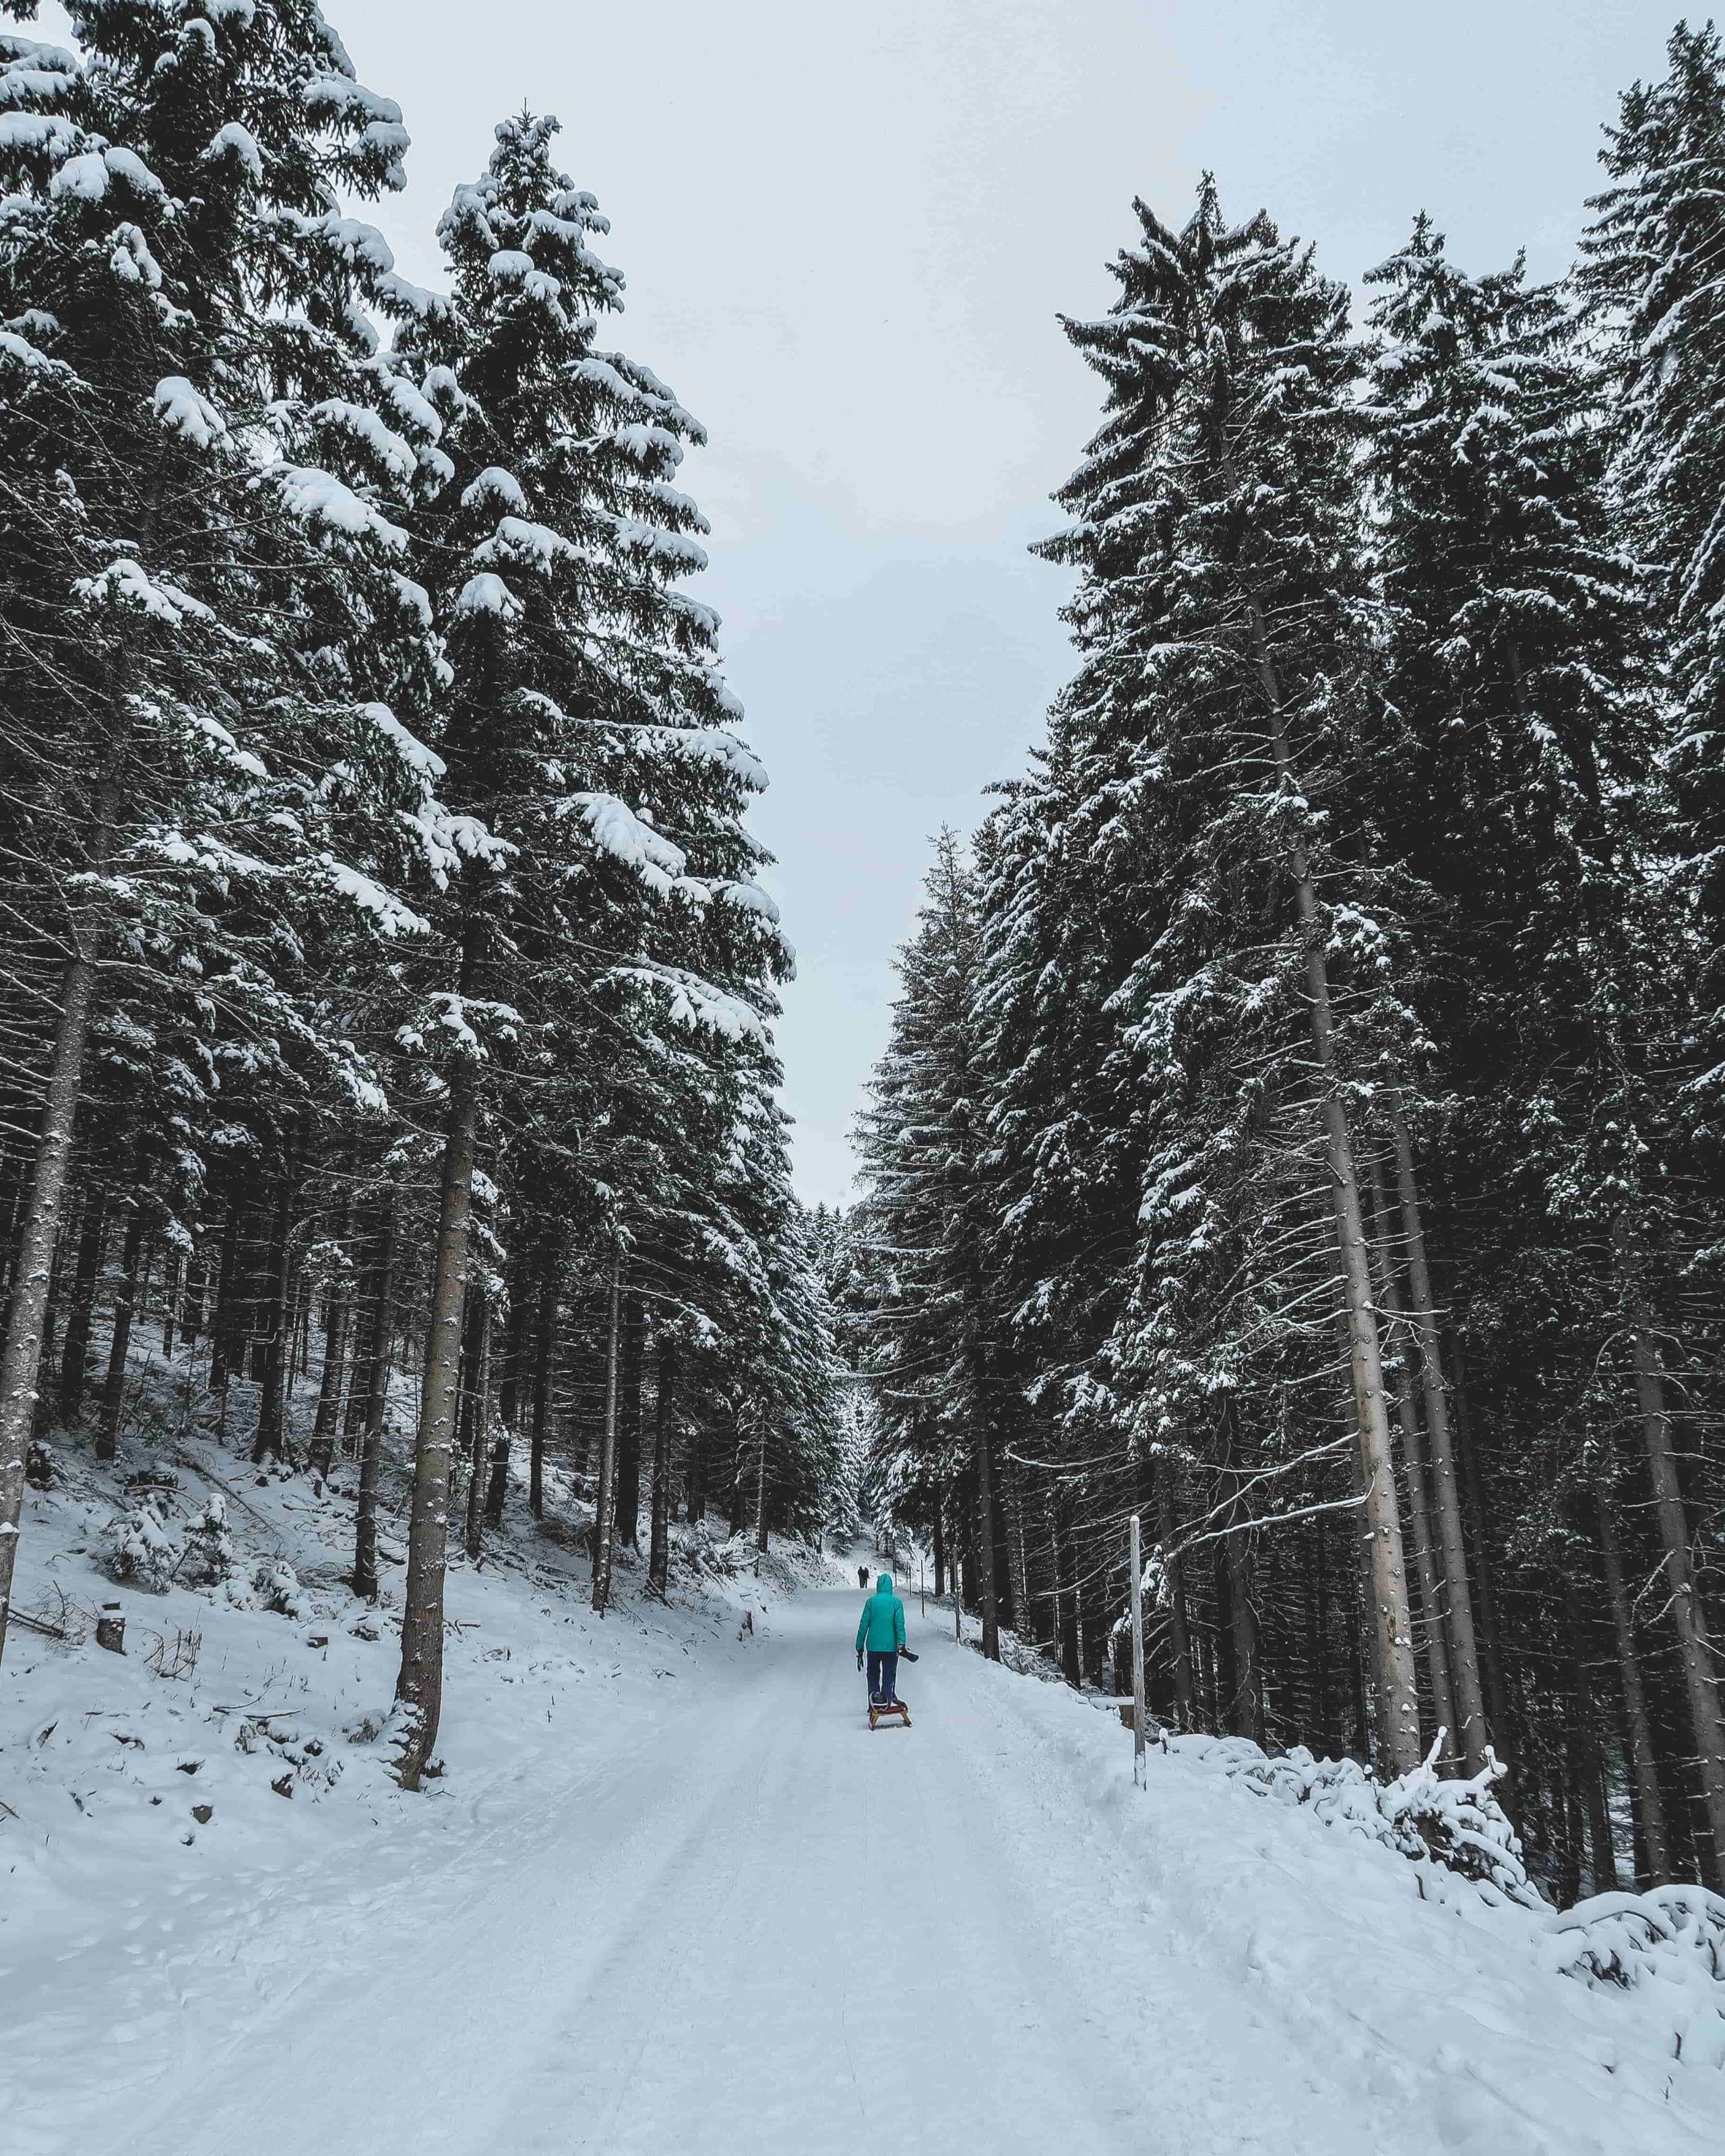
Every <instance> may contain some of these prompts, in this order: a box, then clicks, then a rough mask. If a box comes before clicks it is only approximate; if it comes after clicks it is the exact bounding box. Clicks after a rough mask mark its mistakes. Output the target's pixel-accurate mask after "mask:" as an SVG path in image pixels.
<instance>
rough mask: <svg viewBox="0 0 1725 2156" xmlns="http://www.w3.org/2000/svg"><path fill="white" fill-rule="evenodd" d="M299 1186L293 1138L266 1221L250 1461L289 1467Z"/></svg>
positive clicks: (286, 1145) (286, 1149)
mask: <svg viewBox="0 0 1725 2156" xmlns="http://www.w3.org/2000/svg"><path fill="white" fill-rule="evenodd" d="M298 1182H299V1146H298V1137H297V1133H295V1135H294V1136H292V1137H288V1138H287V1139H285V1141H284V1142H283V1145H282V1152H281V1162H280V1173H279V1175H278V1178H277V1181H276V1186H275V1215H274V1218H273V1219H272V1220H271V1222H270V1249H269V1253H268V1260H269V1270H268V1273H267V1275H266V1278H267V1281H268V1287H267V1290H266V1296H265V1301H264V1312H263V1320H264V1327H263V1329H264V1343H263V1344H264V1368H263V1377H262V1384H263V1390H262V1391H261V1392H260V1393H259V1395H258V1434H257V1436H256V1438H255V1439H254V1441H253V1445H252V1459H253V1460H254V1462H255V1463H259V1464H260V1463H261V1462H263V1461H264V1460H268V1459H270V1458H271V1457H274V1458H275V1459H277V1460H284V1461H286V1462H287V1463H288V1464H289V1465H290V1466H291V1464H292V1459H291V1454H290V1448H289V1445H288V1435H287V1397H286V1395H287V1389H288V1387H287V1373H288V1313H289V1310H290V1292H289V1291H290V1287H291V1285H292V1281H293V1265H294V1257H293V1228H294V1198H295V1189H296V1187H297V1184H298Z"/></svg>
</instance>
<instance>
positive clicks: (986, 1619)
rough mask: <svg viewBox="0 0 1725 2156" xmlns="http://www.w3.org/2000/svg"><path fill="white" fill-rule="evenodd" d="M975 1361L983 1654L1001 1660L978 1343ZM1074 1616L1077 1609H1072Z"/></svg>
mask: <svg viewBox="0 0 1725 2156" xmlns="http://www.w3.org/2000/svg"><path fill="white" fill-rule="evenodd" d="M973 1360H974V1362H975V1363H976V1364H977V1370H976V1373H975V1375H976V1382H975V1383H974V1385H973V1392H972V1399H973V1402H974V1403H975V1409H976V1418H977V1427H976V1557H977V1589H978V1595H979V1597H980V1599H981V1602H982V1616H983V1655H985V1656H986V1658H987V1659H988V1661H991V1662H998V1661H999V1659H1000V1604H999V1596H998V1594H997V1593H996V1590H995V1584H994V1431H993V1415H992V1396H991V1393H990V1389H989V1387H988V1381H987V1378H986V1374H985V1373H983V1370H982V1368H981V1363H982V1349H981V1347H980V1344H979V1343H978V1344H977V1345H975V1346H974V1347H973ZM1075 1618H1076V1612H1075Z"/></svg>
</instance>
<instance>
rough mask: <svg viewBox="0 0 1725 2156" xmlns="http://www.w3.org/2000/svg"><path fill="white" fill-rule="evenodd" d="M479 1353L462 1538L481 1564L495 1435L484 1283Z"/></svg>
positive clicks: (477, 1293)
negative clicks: (487, 1467)
mask: <svg viewBox="0 0 1725 2156" xmlns="http://www.w3.org/2000/svg"><path fill="white" fill-rule="evenodd" d="M472 1292H473V1298H474V1305H475V1327H476V1330H477V1332H478V1339H477V1342H476V1343H475V1344H476V1348H477V1353H475V1357H474V1369H473V1374H472V1378H471V1381H470V1382H471V1384H472V1394H473V1396H472V1400H471V1403H470V1405H471V1410H472V1415H473V1449H472V1451H471V1453H470V1455H469V1463H468V1476H467V1519H466V1525H465V1532H464V1535H463V1537H462V1541H463V1546H464V1548H465V1550H466V1552H467V1554H468V1556H469V1558H470V1559H471V1560H472V1562H473V1563H475V1564H477V1563H479V1560H480V1555H481V1553H482V1552H483V1551H484V1548H485V1462H486V1456H487V1454H488V1452H489V1450H490V1437H491V1415H492V1408H491V1334H492V1330H493V1327H492V1323H491V1305H490V1298H489V1297H488V1296H486V1294H485V1288H484V1286H483V1284H482V1283H480V1282H479V1281H475V1283H474V1286H473V1291H472Z"/></svg>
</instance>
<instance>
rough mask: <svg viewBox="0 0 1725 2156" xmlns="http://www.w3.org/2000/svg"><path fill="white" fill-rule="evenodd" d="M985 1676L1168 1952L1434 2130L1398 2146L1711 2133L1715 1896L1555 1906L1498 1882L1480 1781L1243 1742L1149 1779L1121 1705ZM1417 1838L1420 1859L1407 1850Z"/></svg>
mask: <svg viewBox="0 0 1725 2156" xmlns="http://www.w3.org/2000/svg"><path fill="white" fill-rule="evenodd" d="M990 1675H991V1676H992V1677H993V1686H992V1690H993V1694H994V1696H995V1697H996V1700H997V1702H998V1707H997V1712H999V1714H1000V1715H1001V1716H1002V1717H1003V1718H1004V1717H1010V1719H1011V1720H1012V1721H1013V1722H1014V1723H1018V1724H1021V1725H1024V1726H1026V1727H1029V1728H1031V1729H1033V1730H1034V1732H1036V1734H1037V1736H1038V1738H1039V1739H1040V1743H1041V1744H1042V1746H1043V1747H1044V1748H1045V1752H1046V1753H1047V1755H1048V1757H1049V1762H1050V1764H1049V1773H1050V1780H1051V1781H1052V1780H1053V1779H1054V1778H1055V1775H1056V1774H1058V1775H1059V1777H1060V1781H1061V1783H1062V1784H1063V1785H1064V1788H1065V1791H1066V1792H1067V1794H1066V1797H1065V1801H1066V1802H1067V1803H1068V1804H1072V1803H1076V1804H1078V1805H1079V1807H1080V1808H1081V1816H1080V1817H1079V1818H1077V1819H1075V1820H1073V1822H1072V1830H1073V1831H1074V1832H1075V1833H1076V1834H1078V1835H1082V1836H1084V1837H1086V1839H1087V1840H1090V1841H1091V1843H1092V1845H1093V1855H1094V1859H1095V1861H1097V1862H1099V1863H1101V1864H1105V1865H1106V1866H1108V1867H1109V1868H1110V1870H1111V1871H1112V1872H1113V1873H1114V1875H1115V1876H1117V1879H1118V1881H1119V1882H1120V1888H1121V1891H1122V1892H1123V1893H1125V1894H1127V1895H1128V1896H1129V1897H1132V1898H1133V1899H1134V1900H1135V1901H1138V1902H1141V1903H1142V1909H1143V1912H1144V1916H1145V1919H1146V1921H1147V1923H1149V1924H1151V1925H1153V1926H1154V1927H1156V1928H1158V1929H1159V1930H1160V1931H1162V1932H1163V1933H1164V1934H1165V1935H1166V1936H1167V1938H1168V1939H1169V1941H1170V1942H1171V1943H1172V1946H1173V1951H1175V1952H1176V1953H1178V1955H1180V1956H1181V1957H1182V1958H1189V1959H1191V1960H1193V1961H1195V1962H1199V1963H1202V1964H1203V1965H1204V1969H1205V1970H1206V1972H1207V1973H1208V1974H1212V1975H1219V1976H1222V1977H1224V1978H1227V1979H1230V1980H1234V1981H1238V1982H1240V1983H1243V1984H1245V1985H1246V1986H1247V1987H1248V1988H1249V1989H1250V1993H1251V1996H1252V1999H1253V2002H1254V2004H1255V2005H1256V2006H1258V2007H1260V2008H1261V2009H1264V2010H1268V2011H1270V2012H1272V2013H1273V2014H1274V2015H1275V2016H1276V2018H1277V2019H1278V2020H1281V2022H1283V2023H1284V2024H1285V2025H1286V2026H1287V2027H1289V2028H1290V2029H1291V2030H1292V2032H1293V2033H1294V2035H1296V2039H1298V2040H1300V2042H1301V2044H1302V2046H1304V2047H1305V2048H1307V2050H1308V2051H1311V2052H1312V2054H1313V2055H1314V2056H1322V2057H1323V2058H1324V2059H1325V2060H1326V2061H1329V2062H1334V2064H1335V2065H1336V2066H1337V2069H1338V2071H1341V2070H1345V2071H1346V2072H1347V2073H1348V2074H1349V2075H1352V2076H1358V2077H1359V2078H1361V2079H1362V2080H1363V2082H1365V2083H1366V2084H1368V2085H1370V2086H1372V2087H1375V2088H1377V2089H1378V2090H1379V2091H1381V2092H1382V2093H1383V2094H1384V2097H1385V2099H1386V2101H1387V2102H1388V2103H1389V2105H1390V2107H1392V2109H1393V2111H1394V2113H1395V2114H1396V2115H1399V2116H1401V2117H1410V2118H1417V2119H1420V2120H1421V2121H1423V2122H1427V2123H1429V2128H1430V2132H1429V2134H1427V2133H1419V2134H1415V2135H1412V2136H1409V2137H1407V2138H1404V2142H1403V2143H1402V2144H1401V2147H1400V2148H1399V2156H1410V2152H1411V2151H1413V2150H1414V2149H1420V2150H1425V2149H1426V2148H1432V2149H1435V2150H1441V2151H1445V2152H1448V2151H1461V2152H1464V2156H1511V2152H1513V2156H1631V2152H1634V2156H1674V2152H1676V2151H1690V2150H1694V2151H1697V2152H1698V2151H1700V2150H1702V2149H1704V2148H1712V2149H1717V2148H1719V2147H1720V2146H1722V2145H1725V2141H1722V2137H1725V2071H1722V2068H1725V1982H1722V1981H1721V1979H1720V1976H1719V1974H1718V1973H1717V1972H1718V1971H1719V1970H1720V1969H1721V1968H1722V1965H1725V1964H1722V1958H1721V1951H1720V1949H1721V1941H1722V1938H1725V1930H1722V1926H1725V1902H1721V1900H1720V1899H1719V1897H1717V1896H1713V1895H1708V1894H1706V1893H1705V1892H1703V1891H1702V1889H1700V1888H1698V1887H1677V1888H1664V1889H1658V1890H1656V1891H1655V1892H1654V1893H1653V1894H1651V1895H1604V1896H1599V1897H1595V1899H1594V1902H1584V1903H1582V1904H1581V1905H1579V1907H1577V1908H1575V1909H1573V1910H1568V1911H1565V1912H1561V1913H1559V1912H1557V1911H1554V1910H1553V1909H1551V1908H1550V1907H1548V1906H1547V1905H1546V1904H1544V1903H1543V1902H1540V1901H1539V1900H1538V1897H1536V1896H1533V1895H1532V1890H1531V1889H1528V1890H1527V1896H1526V1898H1523V1897H1522V1893H1521V1892H1517V1893H1515V1894H1513V1895H1512V1894H1511V1893H1510V1892H1507V1891H1506V1887H1505V1885H1504V1884H1502V1883H1500V1881H1512V1878H1513V1873H1514V1871H1515V1870H1516V1869H1517V1868H1518V1860H1517V1858H1516V1857H1515V1855H1514V1852H1513V1851H1512V1849H1511V1848H1510V1847H1508V1846H1507V1845H1506V1843H1505V1841H1504V1840H1503V1839H1502V1836H1501V1835H1500V1834H1499V1832H1498V1830H1497V1829H1496V1827H1495V1825H1494V1824H1492V1823H1491V1815H1492V1814H1493V1813H1497V1818H1499V1819H1501V1818H1502V1814H1501V1812H1497V1807H1496V1805H1495V1804H1491V1801H1490V1797H1489V1791H1486V1792H1480V1791H1479V1790H1477V1789H1473V1794H1471V1796H1470V1795H1467V1794H1462V1795H1461V1796H1458V1797H1456V1798H1454V1799H1439V1798H1435V1797H1434V1796H1433V1795H1432V1794H1431V1792H1430V1789H1429V1788H1427V1786H1426V1785H1425V1782H1424V1781H1423V1779H1422V1778H1421V1776H1420V1775H1418V1774H1415V1775H1412V1776H1407V1777H1404V1778H1402V1779H1401V1780H1400V1781H1399V1783H1394V1784H1387V1785H1386V1784H1373V1783H1372V1782H1370V1780H1369V1779H1368V1777H1366V1776H1365V1775H1363V1774H1362V1773H1361V1772H1360V1770H1359V1769H1358V1767H1357V1766H1354V1765H1353V1763H1349V1762H1344V1763H1340V1764H1339V1765H1338V1763H1336V1762H1333V1761H1326V1762H1318V1761H1314V1760H1313V1759H1312V1757H1311V1755H1310V1754H1309V1753H1291V1754H1289V1755H1288V1756H1287V1757H1286V1758H1283V1759H1271V1758H1268V1757H1267V1755H1266V1754H1265V1753H1263V1752H1262V1751H1260V1749H1259V1748H1258V1747H1257V1746H1256V1745H1255V1744H1251V1743H1249V1742H1247V1741H1246V1740H1245V1739H1242V1738H1203V1737H1187V1738H1180V1737H1174V1738H1169V1739H1168V1741H1167V1743H1166V1745H1165V1746H1163V1745H1162V1744H1156V1745H1153V1746H1152V1748H1151V1750H1150V1754H1149V1759H1148V1778H1147V1779H1148V1787H1147V1789H1146V1790H1145V1791H1143V1792H1142V1793H1141V1792H1139V1791H1137V1790H1135V1789H1133V1787H1132V1741H1131V1738H1130V1737H1129V1736H1128V1735H1127V1733H1126V1732H1123V1731H1122V1729H1121V1728H1120V1727H1119V1723H1118V1721H1117V1718H1116V1716H1115V1714H1114V1713H1113V1712H1111V1711H1110V1712H1108V1713H1107V1714H1106V1717H1105V1716H1104V1715H1102V1714H1101V1713H1098V1712H1096V1708H1095V1706H1094V1704H1093V1703H1092V1702H1088V1701H1086V1700H1085V1699H1083V1698H1082V1697H1080V1696H1078V1695H1076V1694H1075V1693H1073V1692H1072V1691H1070V1690H1068V1689H1067V1688H1066V1687H1065V1686H1061V1685H1057V1684H1048V1683H1041V1684H1027V1683H1025V1682H1024V1681H1023V1680H1022V1679H1021V1678H1020V1677H1019V1676H1016V1675H1014V1673H1012V1672H1011V1671H1007V1670H1004V1669H1001V1670H998V1671H992V1672H990ZM1057 1763H1058V1764H1057ZM1433 1779H1435V1778H1433ZM1450 1786H1451V1788H1452V1789H1455V1790H1457V1791H1460V1792H1466V1791H1468V1790H1469V1789H1470V1788H1471V1785H1469V1784H1461V1783H1458V1784H1452V1785H1450ZM1075 1790H1076V1796H1075V1795H1074V1794H1071V1793H1072V1792H1073V1791H1075ZM1481 1795H1483V1797H1484V1799H1485V1801H1484V1802H1483V1803H1481V1802H1480V1801H1479V1799H1480V1798H1481ZM1445 1816H1447V1817H1448V1818H1450V1820H1456V1819H1461V1820H1466V1821H1467V1822H1468V1824H1469V1826H1470V1829H1471V1828H1472V1827H1474V1826H1477V1825H1479V1824H1480V1822H1481V1821H1484V1822H1486V1826H1485V1830H1484V1833H1485V1839H1486V1841H1487V1843H1488V1845H1489V1846H1490V1848H1491V1852H1492V1857H1491V1870H1492V1871H1494V1872H1495V1873H1496V1876H1495V1877H1493V1876H1477V1877H1471V1876H1466V1874H1465V1873H1463V1872H1461V1871H1456V1870H1454V1869H1451V1868H1450V1865H1449V1864H1447V1863H1445V1862H1443V1861H1439V1858H1438V1857H1437V1856H1435V1854H1432V1853H1430V1836H1431V1835H1433V1834H1434V1833H1435V1831H1436V1828H1435V1821H1436V1820H1438V1819H1439V1818H1440V1817H1445ZM1506 1825H1507V1822H1506ZM1416 1837H1417V1839H1419V1840H1420V1841H1422V1842H1424V1843H1425V1845H1426V1849H1427V1853H1426V1854H1424V1855H1420V1854H1417V1853H1416V1854H1414V1855H1413V1856H1412V1859H1411V1861H1410V1856H1409V1844H1410V1842H1411V1841H1412V1840H1414V1839H1415V1838H1416ZM1510 1840H1511V1841H1512V1840H1513V1837H1512V1836H1511V1837H1510ZM1144 2034H1145V2037H1146V2040H1148V2041H1151V2042H1153V2040H1154V2031H1153V2030H1147V2031H1145V2032H1144Z"/></svg>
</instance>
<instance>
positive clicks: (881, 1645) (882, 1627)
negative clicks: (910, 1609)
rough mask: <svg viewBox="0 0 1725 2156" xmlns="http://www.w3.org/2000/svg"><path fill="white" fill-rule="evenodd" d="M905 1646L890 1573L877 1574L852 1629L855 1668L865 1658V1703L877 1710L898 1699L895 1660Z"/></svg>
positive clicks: (899, 1604)
mask: <svg viewBox="0 0 1725 2156" xmlns="http://www.w3.org/2000/svg"><path fill="white" fill-rule="evenodd" d="M904 1644H905V1605H904V1604H903V1603H902V1602H901V1601H900V1600H899V1599H898V1597H897V1595H896V1594H894V1593H893V1591H892V1574H891V1573H890V1572H883V1573H879V1574H878V1575H877V1576H876V1578H875V1591H874V1593H873V1594H871V1595H870V1597H869V1599H868V1600H867V1601H866V1602H865V1603H864V1604H863V1607H862V1615H861V1617H860V1620H858V1623H857V1627H856V1666H857V1667H858V1669H860V1668H861V1667H862V1666H863V1655H864V1652H865V1650H866V1651H867V1654H868V1658H869V1702H870V1705H871V1706H874V1707H881V1706H884V1705H886V1702H888V1701H890V1700H896V1699H897V1697H898V1658H899V1652H900V1650H901V1648H902V1647H903V1645H904Z"/></svg>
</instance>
